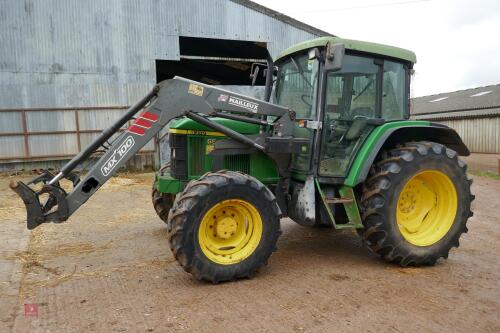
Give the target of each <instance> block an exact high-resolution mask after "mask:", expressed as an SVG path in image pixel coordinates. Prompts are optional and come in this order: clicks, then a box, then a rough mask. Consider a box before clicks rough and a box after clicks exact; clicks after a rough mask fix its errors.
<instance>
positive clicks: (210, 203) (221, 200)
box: [168, 171, 281, 283]
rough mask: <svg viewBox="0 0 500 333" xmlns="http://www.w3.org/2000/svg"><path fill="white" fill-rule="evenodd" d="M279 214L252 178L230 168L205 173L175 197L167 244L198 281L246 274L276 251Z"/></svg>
mask: <svg viewBox="0 0 500 333" xmlns="http://www.w3.org/2000/svg"><path fill="white" fill-rule="evenodd" d="M280 216H281V211H280V209H279V207H278V204H277V202H276V199H275V197H274V195H273V194H272V192H271V191H270V190H269V189H268V188H267V187H266V186H264V185H263V184H262V183H261V182H260V181H258V180H257V179H255V178H253V177H251V176H248V175H245V174H242V173H239V172H234V171H219V172H214V173H207V174H205V175H204V176H202V177H201V178H200V179H198V180H196V181H192V182H190V183H189V184H188V185H187V186H186V188H185V189H184V191H183V192H182V193H180V194H179V195H178V196H177V198H176V200H175V202H174V206H173V208H172V210H171V211H170V214H169V217H168V221H169V222H168V226H169V230H170V233H169V240H170V248H171V250H172V252H173V254H174V256H175V258H176V259H177V261H178V262H179V263H180V265H181V266H182V267H183V268H184V270H186V271H187V272H189V273H191V274H192V275H193V276H194V277H196V278H197V279H199V280H206V281H211V282H213V283H218V282H222V281H228V280H234V279H238V278H245V277H251V276H253V275H254V274H255V273H256V271H257V270H258V269H259V268H260V267H261V266H263V265H265V264H266V263H267V260H268V258H269V256H270V255H271V253H272V252H273V251H275V250H276V243H277V241H278V237H279V235H280V233H281V231H280V221H279V220H280Z"/></svg>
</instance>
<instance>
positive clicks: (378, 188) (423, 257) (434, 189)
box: [359, 142, 474, 266]
mask: <svg viewBox="0 0 500 333" xmlns="http://www.w3.org/2000/svg"><path fill="white" fill-rule="evenodd" d="M466 169H467V167H466V165H465V163H464V162H462V161H461V160H460V159H458V156H457V153H456V152H455V151H453V150H450V149H447V148H446V147H444V146H443V145H441V144H438V143H434V142H415V143H407V144H404V145H402V146H400V147H398V148H395V149H392V150H389V151H388V152H386V153H385V154H383V156H382V159H381V160H380V161H379V162H378V163H377V164H376V165H375V166H374V167H373V168H372V171H371V173H370V175H369V179H368V180H367V181H366V183H365V186H364V189H363V195H362V198H361V206H362V210H363V225H364V229H361V230H359V233H360V235H361V237H362V238H363V240H364V241H365V243H366V244H367V245H368V247H369V248H370V249H371V250H372V251H373V252H375V253H377V254H379V255H380V256H382V257H383V258H384V259H385V260H387V261H390V262H394V263H397V264H400V265H402V266H408V265H412V266H420V265H434V264H435V263H436V261H437V260H438V259H439V258H441V257H443V258H447V257H448V253H449V251H450V249H451V248H452V247H453V246H455V247H458V246H459V238H460V236H461V235H462V233H464V232H467V226H466V223H467V220H468V218H469V217H470V216H472V212H471V201H472V200H473V199H474V196H473V195H472V194H471V192H470V185H471V184H472V180H471V179H469V178H468V177H467V173H466Z"/></svg>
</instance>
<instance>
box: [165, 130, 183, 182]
mask: <svg viewBox="0 0 500 333" xmlns="http://www.w3.org/2000/svg"><path fill="white" fill-rule="evenodd" d="M186 139H187V138H186V136H185V135H176V134H170V140H169V143H170V149H171V151H170V174H171V175H172V177H174V178H177V179H187V170H188V169H187V140H186Z"/></svg>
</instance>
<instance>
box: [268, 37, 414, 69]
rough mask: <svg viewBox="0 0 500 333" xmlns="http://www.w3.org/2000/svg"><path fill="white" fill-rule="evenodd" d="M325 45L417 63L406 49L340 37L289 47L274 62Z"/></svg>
mask: <svg viewBox="0 0 500 333" xmlns="http://www.w3.org/2000/svg"><path fill="white" fill-rule="evenodd" d="M327 43H331V44H338V43H342V44H344V45H345V48H346V50H354V51H359V52H363V53H371V54H380V55H382V56H387V57H391V58H396V59H401V60H405V61H408V62H411V63H416V62H417V56H416V55H415V53H414V52H412V51H410V50H406V49H402V48H399V47H394V46H389V45H384V44H377V43H370V42H363V41H359V40H353V39H344V38H340V37H331V36H329V37H320V38H315V39H311V40H308V41H305V42H302V43H299V44H296V45H294V46H292V47H289V48H288V49H286V50H285V51H283V52H282V53H281V54H280V55H279V56H278V58H276V61H279V60H280V59H281V58H283V57H286V56H288V55H290V54H292V53H295V52H299V51H302V50H307V49H310V48H313V47H322V46H326V44H327Z"/></svg>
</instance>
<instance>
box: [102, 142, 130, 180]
mask: <svg viewBox="0 0 500 333" xmlns="http://www.w3.org/2000/svg"><path fill="white" fill-rule="evenodd" d="M134 144H135V141H134V138H133V137H131V136H128V137H127V138H126V139H125V141H123V143H122V144H121V145H120V146H119V147H118V148H117V149H115V151H114V152H113V155H111V157H110V158H108V160H107V161H106V163H104V165H103V166H102V167H101V172H102V175H103V176H105V177H106V176H108V175H109V174H110V173H111V171H113V169H114V168H115V167H116V165H117V164H118V162H120V161H121V160H122V158H123V157H124V156H125V155H126V154H127V153H128V152H129V151H130V149H131V148H132V147H133V146H134Z"/></svg>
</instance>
